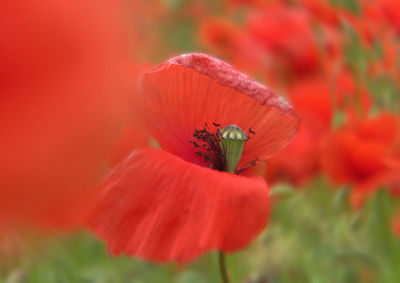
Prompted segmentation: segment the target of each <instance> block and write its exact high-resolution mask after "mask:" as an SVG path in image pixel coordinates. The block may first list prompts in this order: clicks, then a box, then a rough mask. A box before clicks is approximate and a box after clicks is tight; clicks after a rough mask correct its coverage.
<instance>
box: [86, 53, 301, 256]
mask: <svg viewBox="0 0 400 283" xmlns="http://www.w3.org/2000/svg"><path fill="white" fill-rule="evenodd" d="M143 109H144V110H143V113H142V115H143V118H144V119H145V122H146V125H147V127H148V129H149V131H150V132H151V134H152V135H153V136H154V138H155V139H156V140H157V141H158V142H159V144H160V146H161V148H162V149H163V150H158V149H151V148H147V149H141V150H136V151H134V152H132V153H131V155H130V156H129V157H128V158H127V159H125V160H124V161H123V162H122V163H121V164H119V165H118V166H117V167H116V168H115V169H114V171H113V172H112V173H111V174H110V176H109V177H108V178H107V180H106V182H105V184H104V187H103V189H102V192H101V196H100V200H99V203H98V206H97V208H96V210H95V211H94V215H93V218H92V219H91V221H90V227H91V228H92V229H93V231H94V232H95V233H96V234H97V235H98V236H99V237H100V238H102V239H104V240H106V241H107V243H108V246H109V249H110V251H111V252H112V253H113V254H116V255H118V254H120V253H121V252H123V253H126V254H128V255H131V256H139V257H142V258H145V259H148V260H153V261H160V262H162V261H168V260H177V261H189V260H192V259H193V258H195V257H196V256H198V255H200V254H202V253H204V252H207V251H210V250H214V249H219V250H222V251H224V252H233V251H235V250H237V249H240V248H243V247H245V246H246V245H247V244H249V242H250V241H251V240H252V239H253V238H254V237H255V236H256V235H257V234H259V233H260V232H261V231H262V229H263V228H264V227H265V225H266V223H267V219H268V214H269V200H268V199H269V198H268V195H269V190H268V186H267V185H266V184H265V182H264V181H263V180H262V178H260V177H245V176H241V175H238V174H239V173H240V172H241V171H242V170H244V169H245V168H246V167H248V166H249V165H250V164H252V163H255V162H256V161H257V160H263V159H265V158H269V157H270V156H271V155H273V154H274V153H275V152H277V151H278V150H280V149H281V148H282V147H284V146H285V145H286V144H287V143H288V142H289V141H290V140H291V139H292V137H293V136H294V134H295V133H296V130H297V127H298V118H297V116H296V114H295V113H294V112H293V109H292V107H291V106H290V105H289V104H288V103H287V102H286V101H285V100H283V99H282V98H281V97H279V96H277V95H276V94H275V93H274V92H273V91H272V90H270V89H268V88H267V87H265V86H263V85H261V84H259V83H257V82H255V81H253V80H251V79H250V78H249V77H247V76H246V75H244V74H242V73H240V72H238V71H237V70H235V69H234V68H233V67H231V66H230V65H228V64H226V63H224V62H222V61H220V60H218V59H215V58H212V57H209V56H207V55H204V54H186V55H182V56H178V57H175V58H172V59H170V60H168V61H167V62H166V63H164V64H161V65H159V66H157V67H155V68H154V69H153V71H151V72H148V73H146V74H145V75H144V78H143ZM231 124H235V125H237V126H239V127H240V128H241V129H245V130H246V131H247V129H249V130H248V131H249V134H251V135H250V137H249V139H248V140H247V141H246V142H245V146H244V151H243V155H242V158H241V160H240V162H239V164H238V166H237V169H236V171H235V172H236V173H238V174H230V173H227V172H222V171H223V169H222V168H221V167H220V165H221V164H220V163H218V160H220V159H218V157H221V155H220V153H219V152H218V149H217V148H218V147H219V145H218V144H216V143H215V142H217V140H216V139H214V138H215V137H216V132H217V129H218V128H220V127H225V126H228V125H231ZM250 128H251V129H250ZM253 133H255V134H253ZM199 135H200V136H202V137H203V138H204V139H196V138H198V137H199ZM199 140H200V141H199ZM201 141H204V142H201ZM214 169H219V170H221V171H219V170H214Z"/></svg>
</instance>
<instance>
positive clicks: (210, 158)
mask: <svg viewBox="0 0 400 283" xmlns="http://www.w3.org/2000/svg"><path fill="white" fill-rule="evenodd" d="M204 125H205V127H204V128H203V129H201V130H197V129H196V130H195V131H194V134H193V137H194V138H195V139H196V140H193V141H189V142H190V143H191V144H193V146H194V147H195V149H196V151H195V154H196V155H197V156H199V157H201V158H202V159H203V160H204V162H206V163H208V164H209V166H210V168H212V169H215V170H218V171H226V172H229V173H232V174H233V173H235V172H236V173H240V172H242V171H243V170H245V169H246V168H244V169H241V170H236V167H237V166H238V164H239V162H240V159H241V157H242V153H243V150H244V146H245V143H246V141H247V140H248V136H249V135H250V134H255V133H254V132H253V131H252V130H251V129H249V134H248V135H246V133H245V132H244V131H243V130H242V129H241V128H240V127H238V126H236V125H229V126H226V127H224V128H222V129H220V128H219V127H220V126H221V125H220V124H217V123H213V126H214V127H215V129H216V130H214V131H212V130H210V128H209V127H208V124H207V123H205V124H204ZM251 165H253V164H251Z"/></svg>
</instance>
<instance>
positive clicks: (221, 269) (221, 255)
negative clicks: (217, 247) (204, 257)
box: [218, 251, 229, 283]
mask: <svg viewBox="0 0 400 283" xmlns="http://www.w3.org/2000/svg"><path fill="white" fill-rule="evenodd" d="M218 260H219V272H220V273H221V280H222V282H223V283H229V279H228V271H227V270H226V261H225V254H224V253H223V252H221V251H218Z"/></svg>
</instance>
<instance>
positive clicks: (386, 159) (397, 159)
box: [322, 113, 400, 208]
mask: <svg viewBox="0 0 400 283" xmlns="http://www.w3.org/2000/svg"><path fill="white" fill-rule="evenodd" d="M399 121H400V120H399V117H398V116H396V115H393V114H389V113H380V114H379V115H378V116H376V117H373V118H368V119H359V120H357V121H352V122H350V123H348V124H346V125H344V126H343V127H341V128H339V129H338V130H337V131H335V132H333V133H332V135H331V136H330V137H329V139H327V141H326V145H325V146H324V149H323V153H322V164H323V169H324V171H325V172H326V174H328V176H329V177H330V179H331V180H332V181H333V182H334V183H336V184H351V185H353V186H354V187H353V193H352V204H353V206H354V207H356V208H357V207H360V205H362V202H363V199H364V198H365V197H366V196H368V195H370V194H371V193H373V192H374V191H375V190H376V189H377V188H379V186H384V185H389V186H390V185H391V184H392V183H393V182H394V181H395V180H396V178H397V180H398V179H399V178H400V176H399V175H398V172H399V170H400V155H399V152H400V151H399V149H400V123H399Z"/></svg>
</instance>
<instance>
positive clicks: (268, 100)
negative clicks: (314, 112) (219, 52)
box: [148, 53, 299, 128]
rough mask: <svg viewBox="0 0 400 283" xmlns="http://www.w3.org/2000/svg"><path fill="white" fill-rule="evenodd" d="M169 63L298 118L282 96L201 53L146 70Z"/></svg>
mask: <svg viewBox="0 0 400 283" xmlns="http://www.w3.org/2000/svg"><path fill="white" fill-rule="evenodd" d="M171 65H180V66H183V67H186V68H191V69H194V70H195V71H196V72H199V73H200V74H204V75H206V76H208V77H210V78H211V79H213V80H215V81H216V82H217V83H219V84H221V85H223V86H226V87H229V88H232V89H235V90H237V91H239V92H241V93H243V94H246V95H248V96H250V97H252V98H254V99H256V100H257V101H258V102H259V103H260V104H261V105H266V106H271V107H275V108H277V109H278V110H279V111H281V112H283V113H285V114H288V115H291V116H293V117H294V118H295V119H297V120H299V117H298V116H297V114H296V113H295V111H294V109H293V106H292V105H290V104H289V103H288V102H287V101H286V100H285V99H284V98H283V97H280V96H279V95H277V94H276V93H275V92H274V91H273V90H271V89H270V88H268V87H266V86H264V85H262V84H261V83H259V82H257V81H255V80H253V79H252V78H250V77H249V76H247V75H245V74H243V73H241V72H239V71H238V70H236V69H235V68H234V67H233V66H231V65H229V64H228V63H225V62H224V61H222V60H220V59H217V58H215V57H211V56H209V55H207V54H203V53H188V54H183V55H179V56H176V57H173V58H171V59H169V60H168V61H166V62H165V63H162V64H160V65H158V66H157V67H155V68H153V69H152V70H151V71H148V73H152V72H159V71H161V70H163V69H167V68H169V67H170V66H171ZM297 128H298V125H297Z"/></svg>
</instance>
